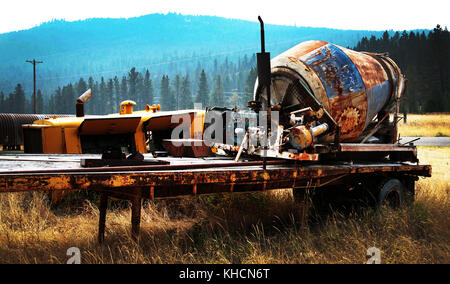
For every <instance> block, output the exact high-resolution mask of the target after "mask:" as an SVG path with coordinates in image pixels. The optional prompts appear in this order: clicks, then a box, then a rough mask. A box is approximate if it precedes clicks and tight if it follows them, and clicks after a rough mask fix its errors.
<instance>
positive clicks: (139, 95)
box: [136, 73, 145, 109]
mask: <svg viewBox="0 0 450 284" xmlns="http://www.w3.org/2000/svg"><path fill="white" fill-rule="evenodd" d="M144 92H145V90H144V77H143V76H142V74H141V73H138V76H137V78H136V104H137V106H138V108H139V109H143V108H144V106H145V99H144Z"/></svg>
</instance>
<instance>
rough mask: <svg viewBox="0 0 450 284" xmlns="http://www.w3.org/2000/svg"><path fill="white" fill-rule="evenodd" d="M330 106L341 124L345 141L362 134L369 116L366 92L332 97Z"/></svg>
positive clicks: (332, 114)
mask: <svg viewBox="0 0 450 284" xmlns="http://www.w3.org/2000/svg"><path fill="white" fill-rule="evenodd" d="M330 106H331V113H330V114H331V116H332V117H333V118H334V119H335V120H336V122H337V123H338V124H339V125H340V126H341V139H342V141H343V142H345V141H351V140H353V139H356V138H358V137H359V136H361V133H362V132H363V130H364V127H365V123H366V116H367V96H366V93H365V92H359V93H355V94H351V95H349V96H340V97H334V98H331V99H330ZM356 114H357V115H356Z"/></svg>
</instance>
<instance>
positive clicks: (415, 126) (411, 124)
mask: <svg viewBox="0 0 450 284" xmlns="http://www.w3.org/2000/svg"><path fill="white" fill-rule="evenodd" d="M406 117H407V120H406V121H407V123H403V120H402V121H400V122H399V124H398V126H399V133H400V135H401V136H420V137H435V136H450V114H426V115H425V114H408V115H407V116H406Z"/></svg>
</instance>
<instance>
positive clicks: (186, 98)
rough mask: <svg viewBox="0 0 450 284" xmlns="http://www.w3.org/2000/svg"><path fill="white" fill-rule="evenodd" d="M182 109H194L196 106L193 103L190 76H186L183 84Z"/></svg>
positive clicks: (181, 93)
mask: <svg viewBox="0 0 450 284" xmlns="http://www.w3.org/2000/svg"><path fill="white" fill-rule="evenodd" d="M179 103H180V109H192V108H193V107H194V104H193V103H192V93H191V86H190V82H189V75H186V76H184V78H183V82H182V84H181V92H180V102H179Z"/></svg>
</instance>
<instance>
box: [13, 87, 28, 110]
mask: <svg viewBox="0 0 450 284" xmlns="http://www.w3.org/2000/svg"><path fill="white" fill-rule="evenodd" d="M13 97H14V102H13V103H14V104H13V106H14V107H15V112H17V113H25V104H26V99H25V92H24V91H23V89H22V85H20V84H17V86H16V88H15V90H14V94H13Z"/></svg>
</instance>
